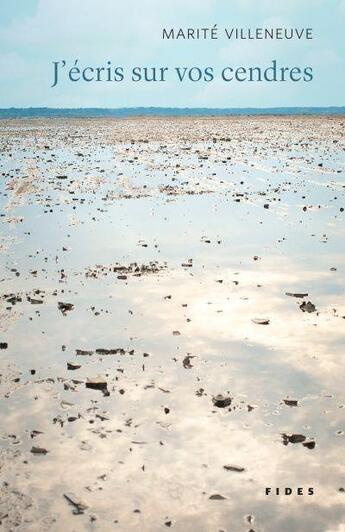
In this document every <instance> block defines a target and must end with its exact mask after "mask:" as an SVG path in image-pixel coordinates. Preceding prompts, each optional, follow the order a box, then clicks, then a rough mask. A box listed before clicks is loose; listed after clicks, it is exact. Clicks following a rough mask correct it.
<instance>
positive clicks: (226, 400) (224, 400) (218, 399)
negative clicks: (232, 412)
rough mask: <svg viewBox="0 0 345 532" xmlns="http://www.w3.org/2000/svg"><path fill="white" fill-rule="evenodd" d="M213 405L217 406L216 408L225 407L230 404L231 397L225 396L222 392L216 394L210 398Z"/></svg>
mask: <svg viewBox="0 0 345 532" xmlns="http://www.w3.org/2000/svg"><path fill="white" fill-rule="evenodd" d="M212 401H213V404H214V406H217V407H218V408H225V407H227V406H229V405H231V401H232V398H231V397H229V396H228V397H225V396H224V395H222V394H218V395H216V396H215V397H213V399H212Z"/></svg>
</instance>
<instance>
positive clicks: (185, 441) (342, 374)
mask: <svg viewBox="0 0 345 532" xmlns="http://www.w3.org/2000/svg"><path fill="white" fill-rule="evenodd" d="M344 125H345V117H341V116H340V117H327V116H324V117H316V116H309V117H301V116H300V117H294V116H285V117H278V116H276V117H245V116H243V117H224V118H223V117H219V118H218V117H217V118H212V117H210V118H188V117H185V118H154V117H151V118H142V117H141V118H140V117H138V118H131V119H112V118H111V119H100V118H98V119H72V118H71V119H58V118H56V119H21V120H1V121H0V146H1V152H0V153H1V155H0V172H1V180H0V193H1V194H0V202H1V207H0V254H1V266H0V348H1V349H0V409H1V410H0V411H1V423H0V471H1V485H0V522H1V524H2V526H3V528H4V530H8V531H10V530H11V531H12V530H20V531H37V530H39V531H44V530H47V531H60V530H71V531H72V530H73V531H85V530H87V531H93V530H96V531H102V532H103V531H105V532H107V531H108V530H109V531H110V530H119V531H126V532H132V531H136V530H142V531H149V532H156V531H157V532H158V531H163V530H169V529H171V530H174V531H178V532H189V531H190V532H192V531H193V532H194V531H198V532H209V531H215V532H220V531H226V532H242V531H243V532H249V531H251V532H253V531H254V532H263V531H266V532H276V531H278V530H279V531H280V532H291V531H294V532H302V531H303V532H306V531H308V532H327V531H328V532H330V531H332V532H335V531H336V532H342V531H344V530H345V511H344V502H345V481H344V474H345V465H344V460H343V455H344V437H345V433H344V431H345V416H344V412H345V386H344V385H345V367H344V354H345V353H344V345H345V301H344V285H345V269H344V258H345V225H344V208H345V179H344V175H345V174H344V171H345V151H344V149H345V143H344ZM266 488H271V493H270V494H269V495H266V492H265V489H266ZM276 488H280V490H281V493H280V495H276V494H275V490H276ZM285 488H291V490H292V493H291V495H285V494H284V489H285ZM298 488H302V492H303V494H298V492H297V489H298ZM310 488H312V490H313V492H314V493H313V495H310V494H309V493H308V489H310Z"/></svg>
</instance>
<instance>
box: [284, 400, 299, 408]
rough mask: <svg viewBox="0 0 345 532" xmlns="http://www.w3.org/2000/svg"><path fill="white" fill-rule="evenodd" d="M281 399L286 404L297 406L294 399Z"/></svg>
mask: <svg viewBox="0 0 345 532" xmlns="http://www.w3.org/2000/svg"><path fill="white" fill-rule="evenodd" d="M283 401H284V403H285V404H286V405H287V406H298V401H297V400H296V399H283Z"/></svg>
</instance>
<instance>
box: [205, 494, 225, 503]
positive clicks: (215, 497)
mask: <svg viewBox="0 0 345 532" xmlns="http://www.w3.org/2000/svg"><path fill="white" fill-rule="evenodd" d="M209 499H210V501H225V499H226V497H223V495H220V494H219V493H215V494H214V495H211V496H210V497H209Z"/></svg>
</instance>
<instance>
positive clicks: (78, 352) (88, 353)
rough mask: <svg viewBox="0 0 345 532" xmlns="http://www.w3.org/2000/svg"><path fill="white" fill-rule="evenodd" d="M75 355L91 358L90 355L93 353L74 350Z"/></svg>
mask: <svg viewBox="0 0 345 532" xmlns="http://www.w3.org/2000/svg"><path fill="white" fill-rule="evenodd" d="M75 353H76V355H82V356H91V355H93V351H86V350H85V349H76V350H75Z"/></svg>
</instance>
